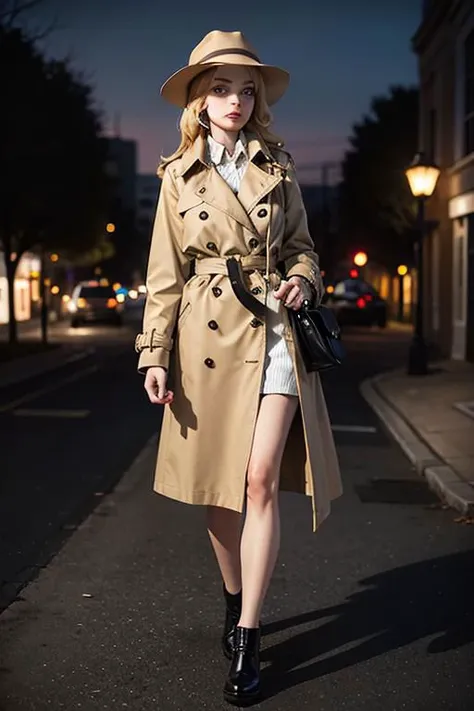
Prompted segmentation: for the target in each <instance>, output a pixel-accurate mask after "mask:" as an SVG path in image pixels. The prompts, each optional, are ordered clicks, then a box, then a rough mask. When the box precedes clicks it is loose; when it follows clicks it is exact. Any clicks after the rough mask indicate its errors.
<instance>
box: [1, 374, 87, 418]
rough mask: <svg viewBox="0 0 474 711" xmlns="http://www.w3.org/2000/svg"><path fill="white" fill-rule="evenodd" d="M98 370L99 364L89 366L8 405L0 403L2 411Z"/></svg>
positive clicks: (14, 407) (12, 408)
mask: <svg viewBox="0 0 474 711" xmlns="http://www.w3.org/2000/svg"><path fill="white" fill-rule="evenodd" d="M98 370H99V366H98V365H91V366H89V368H85V369H84V370H80V371H79V372H78V373H74V374H73V375H69V376H68V377H67V378H63V379H62V380H59V381H58V382H57V383H53V384H52V385H48V386H47V387H45V388H40V389H39V390H36V391H34V392H32V393H28V394H27V395H23V396H22V397H19V398H18V399H17V400H13V401H12V402H8V403H7V404H6V405H0V412H8V410H15V409H16V408H17V407H18V406H19V405H23V404H24V403H25V402H31V401H32V400H35V399H36V398H37V397H41V396H42V395H46V394H47V393H51V392H53V390H58V389H59V388H62V387H63V385H68V384H69V383H73V382H74V381H75V380H80V378H84V377H85V376H86V375H91V374H92V373H95V372H97V371H98Z"/></svg>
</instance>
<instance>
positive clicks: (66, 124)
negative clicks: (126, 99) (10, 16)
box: [0, 26, 108, 342]
mask: <svg viewBox="0 0 474 711" xmlns="http://www.w3.org/2000/svg"><path fill="white" fill-rule="evenodd" d="M0 92H1V95H2V110H1V111H0V155H1V160H0V185H1V195H2V200H1V203H0V247H1V248H2V250H3V256H4V260H5V268H6V274H7V279H8V291H9V304H10V312H9V321H10V332H9V337H10V342H15V341H16V337H17V334H16V321H15V314H14V301H13V293H14V278H15V272H16V269H17V266H18V262H19V260H20V258H21V256H22V254H24V253H25V252H26V251H28V250H36V251H39V252H40V253H44V252H45V251H50V250H51V251H55V252H59V253H61V252H63V253H65V252H66V253H67V254H68V257H69V258H70V259H71V258H74V256H75V255H78V254H81V253H83V252H87V251H90V250H92V249H93V248H94V247H95V246H96V245H97V244H98V243H99V244H100V243H101V242H103V234H104V229H105V223H106V205H107V199H108V196H107V185H108V184H107V178H106V174H105V171H104V165H105V158H106V156H105V148H104V145H103V142H102V141H101V139H100V133H101V123H100V117H99V114H98V113H97V111H96V110H95V108H94V102H93V96H92V89H91V88H90V87H89V86H88V85H87V84H86V83H85V82H84V81H83V79H82V77H81V76H80V75H78V74H77V73H75V72H74V71H73V70H72V68H71V67H70V65H69V62H68V61H66V60H62V61H57V60H52V61H46V60H45V58H44V57H43V56H42V55H41V53H40V52H39V51H38V50H37V48H36V46H35V43H34V42H33V41H32V40H31V39H29V38H28V37H27V36H26V35H25V33H24V31H23V30H21V29H20V28H10V27H1V26H0Z"/></svg>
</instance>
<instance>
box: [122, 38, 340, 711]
mask: <svg viewBox="0 0 474 711" xmlns="http://www.w3.org/2000/svg"><path fill="white" fill-rule="evenodd" d="M288 79H289V77H288V74H287V72H285V71H284V70H282V69H279V68H277V67H270V66H267V65H264V64H262V63H261V62H260V60H259V58H258V56H257V54H256V52H255V50H254V49H253V48H252V47H251V45H249V43H248V42H247V41H246V39H245V38H244V36H243V35H242V34H241V33H240V32H220V31H214V32H211V33H209V34H208V35H206V37H204V39H203V40H202V41H201V42H200V43H199V44H198V46H197V47H196V48H195V49H194V51H193V52H192V53H191V56H190V59H189V63H188V65H187V66H186V67H184V68H182V69H180V70H179V71H178V72H176V73H175V74H173V76H172V77H171V78H170V79H168V81H167V82H166V83H165V84H164V85H163V87H162V90H161V93H162V95H163V97H164V98H165V99H167V100H168V101H170V102H171V103H173V104H175V105H177V106H179V107H181V108H183V109H184V111H183V114H182V117H181V122H180V128H181V134H182V139H181V144H180V146H179V148H178V150H177V151H176V152H175V153H174V154H173V155H172V156H171V157H169V158H166V159H163V161H162V163H161V165H160V167H159V170H158V174H159V175H160V177H162V179H163V183H162V188H161V194H160V199H159V203H158V208H157V214H156V220H155V225H154V230H153V236H152V242H151V249H150V257H149V266H148V275H147V301H146V307H145V313H144V328H143V333H141V334H139V335H138V336H137V341H136V350H137V351H138V352H139V353H140V359H139V371H140V372H142V373H146V377H145V389H146V391H147V394H148V397H149V399H150V401H151V402H152V403H155V404H159V405H167V407H166V408H165V412H164V419H163V425H162V429H161V438H160V446H159V453H158V462H157V469H156V478H155V487H154V488H155V491H157V492H158V493H161V494H164V495H166V496H169V497H172V498H174V499H177V500H179V501H183V502H186V503H190V504H201V505H205V506H206V507H207V522H208V531H209V536H210V540H211V543H212V546H213V549H214V552H215V555H216V558H217V562H218V564H219V568H220V572H221V574H222V579H223V590H224V597H225V603H226V616H225V624H224V632H223V635H222V648H223V652H224V654H225V655H226V656H227V657H228V658H229V659H231V660H232V661H231V666H230V671H229V675H228V678H227V680H226V683H225V687H224V696H225V698H226V700H227V701H229V702H230V703H233V704H236V705H240V704H243V703H246V702H251V701H253V700H254V699H256V698H257V697H258V696H259V693H260V678H259V675H260V670H259V644H260V625H259V619H260V613H261V608H262V604H263V600H264V597H265V594H266V591H267V588H268V584H269V581H270V578H271V575H272V572H273V569H274V566H275V561H276V558H277V554H278V549H279V541H280V519H279V510H278V491H279V489H286V490H290V491H298V492H301V493H304V494H306V495H308V496H310V497H311V499H312V505H313V530H316V528H317V526H318V525H319V524H320V523H321V522H322V521H323V520H324V519H325V518H326V517H327V515H328V513H329V506H330V501H331V499H334V498H336V497H337V496H339V495H340V493H341V483H340V475H339V469H338V463H337V457H336V453H335V448H334V442H333V439H332V433H331V428H330V424H329V420H328V416H327V411H326V405H325V402H324V397H323V394H322V390H321V386H320V383H319V378H318V376H317V375H316V374H315V373H307V372H306V371H305V368H304V366H303V365H302V361H301V357H300V355H299V351H298V347H297V344H296V343H295V342H294V340H293V335H292V331H291V327H290V322H289V317H288V309H299V308H300V306H301V304H302V301H303V299H304V298H310V299H312V300H313V301H314V302H316V303H318V302H319V301H320V299H321V296H322V293H323V286H322V281H321V276H320V271H319V267H318V257H317V255H316V254H315V253H314V251H313V245H312V241H311V238H310V236H309V233H308V228H307V220H306V214H305V211H304V207H303V203H302V199H301V194H300V191H299V188H298V185H297V183H296V180H295V175H294V170H293V165H292V162H291V159H290V157H289V155H288V154H287V153H286V152H285V151H283V150H282V148H281V146H282V145H283V144H282V143H281V142H280V141H279V140H278V139H277V138H276V137H275V136H274V135H273V134H272V133H271V132H270V130H269V126H270V113H269V109H268V105H269V104H273V103H275V102H276V101H277V100H278V99H279V98H280V97H281V96H282V95H283V93H284V91H285V89H286V88H287V85H288ZM283 277H284V278H283ZM244 509H245V517H243V515H242V512H243V511H244Z"/></svg>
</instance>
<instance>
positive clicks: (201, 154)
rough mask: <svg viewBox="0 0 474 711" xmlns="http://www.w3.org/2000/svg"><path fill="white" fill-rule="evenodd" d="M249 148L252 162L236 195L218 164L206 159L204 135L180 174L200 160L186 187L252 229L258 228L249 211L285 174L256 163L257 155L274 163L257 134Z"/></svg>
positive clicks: (196, 143) (197, 141)
mask: <svg viewBox="0 0 474 711" xmlns="http://www.w3.org/2000/svg"><path fill="white" fill-rule="evenodd" d="M248 151H249V163H248V166H247V169H246V171H245V173H244V175H243V177H242V181H241V184H240V189H239V192H238V194H237V195H235V193H234V192H233V191H232V189H231V188H230V187H229V186H228V185H227V183H226V181H225V180H224V179H223V178H221V176H220V175H219V173H218V171H217V170H216V168H214V167H211V166H209V165H208V164H207V163H206V160H205V155H206V153H205V141H204V140H203V139H202V138H201V137H199V138H198V139H197V140H196V142H195V144H194V146H193V148H192V149H191V150H190V151H189V152H188V153H187V154H185V156H184V157H183V168H182V171H181V175H185V174H186V173H187V171H188V170H189V169H190V168H191V167H192V166H193V165H195V164H196V163H197V162H200V163H201V165H202V166H203V168H204V169H201V170H200V171H198V172H196V173H193V175H192V176H191V177H190V178H189V182H188V185H187V188H188V187H189V188H191V189H192V191H193V192H194V193H195V195H196V196H197V197H199V198H200V199H201V200H202V201H203V202H205V203H207V204H208V205H213V206H214V207H216V208H217V209H218V210H221V211H222V212H224V213H225V214H226V215H229V216H230V217H232V218H233V219H234V220H236V221H237V222H238V223H239V224H241V225H242V226H243V227H245V228H246V229H247V230H249V231H250V232H257V229H256V227H255V225H254V224H253V222H252V220H251V219H250V216H249V215H250V213H251V211H252V210H253V209H254V207H255V206H256V205H257V204H258V203H259V202H261V201H262V200H263V199H264V198H265V196H266V195H268V194H269V193H270V192H271V191H272V190H274V188H275V187H276V186H277V185H278V184H279V183H280V182H281V181H282V175H281V171H280V170H277V171H275V172H274V173H268V172H267V171H266V170H264V169H262V168H260V167H259V166H258V165H257V161H258V159H261V158H262V157H263V158H264V159H265V162H266V163H267V164H271V163H274V160H273V158H272V156H271V154H270V153H269V151H268V149H267V147H266V146H265V145H264V144H262V143H261V142H260V141H259V140H258V139H257V138H255V137H251V138H250V140H249V142H248ZM190 183H191V184H190Z"/></svg>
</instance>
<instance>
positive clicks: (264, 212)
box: [257, 207, 268, 217]
mask: <svg viewBox="0 0 474 711" xmlns="http://www.w3.org/2000/svg"><path fill="white" fill-rule="evenodd" d="M267 215H268V212H267V209H266V208H265V207H262V209H261V210H259V211H258V212H257V217H266V216H267Z"/></svg>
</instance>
